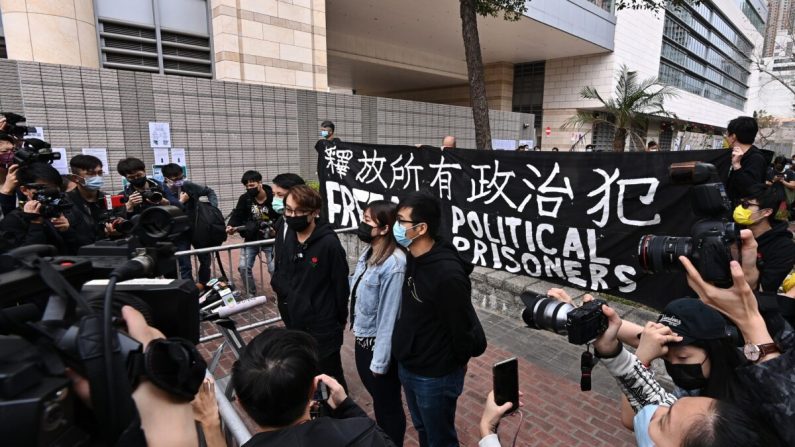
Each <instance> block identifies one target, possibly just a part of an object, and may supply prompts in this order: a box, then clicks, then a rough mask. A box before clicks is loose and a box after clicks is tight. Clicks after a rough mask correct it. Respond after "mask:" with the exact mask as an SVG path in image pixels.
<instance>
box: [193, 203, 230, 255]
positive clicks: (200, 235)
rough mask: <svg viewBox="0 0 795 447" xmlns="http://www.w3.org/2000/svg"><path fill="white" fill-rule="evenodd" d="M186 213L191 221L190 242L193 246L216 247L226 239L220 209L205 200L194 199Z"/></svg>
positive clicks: (224, 222)
mask: <svg viewBox="0 0 795 447" xmlns="http://www.w3.org/2000/svg"><path fill="white" fill-rule="evenodd" d="M194 202H195V205H194V206H193V207H192V208H191V210H190V211H189V213H188V217H190V222H191V238H190V243H191V245H193V247H194V248H207V247H216V246H218V245H221V244H223V243H224V241H226V237H227V235H226V221H225V220H224V215H223V213H221V210H219V209H218V208H216V207H214V206H212V205H211V204H209V203H207V202H201V201H199V200H195V201H194Z"/></svg>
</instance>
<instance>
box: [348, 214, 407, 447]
mask: <svg viewBox="0 0 795 447" xmlns="http://www.w3.org/2000/svg"><path fill="white" fill-rule="evenodd" d="M396 219H397V206H396V205H395V204H394V203H391V202H387V201H385V200H378V201H374V202H371V203H370V204H369V205H368V206H367V208H366V209H365V210H364V221H363V222H361V223H360V224H359V229H358V231H357V236H358V237H359V239H360V240H361V241H362V242H365V243H367V244H369V246H368V247H367V248H366V249H365V250H364V252H363V253H362V255H361V257H359V262H358V263H357V264H356V271H355V272H354V274H353V276H352V277H351V327H352V328H353V333H354V335H355V336H356V350H355V352H356V369H357V370H358V371H359V377H360V378H361V379H362V383H363V384H364V387H365V388H366V389H367V392H368V393H370V395H371V396H372V397H373V408H374V410H375V419H376V421H377V422H378V425H379V426H380V427H381V428H382V429H383V430H384V432H385V433H386V434H387V435H389V437H390V438H391V439H392V441H394V443H395V444H396V445H398V446H402V445H403V436H404V435H405V433H406V415H405V413H404V412H403V402H402V400H401V393H400V379H399V378H398V373H397V363H396V362H394V361H393V360H392V330H393V329H394V327H395V319H396V318H397V314H398V311H399V310H400V301H401V296H402V293H403V292H402V291H403V277H404V275H405V272H406V255H405V254H404V253H403V251H402V250H401V249H399V248H398V247H397V243H396V242H395V239H394V238H393V237H392V226H393V225H394V224H395V220H396Z"/></svg>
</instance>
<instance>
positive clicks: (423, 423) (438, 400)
mask: <svg viewBox="0 0 795 447" xmlns="http://www.w3.org/2000/svg"><path fill="white" fill-rule="evenodd" d="M398 376H399V377H400V383H402V384H403V391H404V392H405V393H406V403H407V404H408V407H409V413H411V421H412V422H413V423H414V428H415V429H416V430H417V434H418V435H419V438H420V447H451V446H458V434H457V433H456V431H455V410H456V403H457V402H458V396H460V395H461V392H462V391H463V390H464V376H465V370H464V367H463V366H462V367H460V368H458V369H456V370H455V371H453V372H451V373H450V374H447V375H446V376H442V377H424V376H420V375H417V374H414V373H412V372H410V371H409V370H407V369H406V368H404V367H403V365H398Z"/></svg>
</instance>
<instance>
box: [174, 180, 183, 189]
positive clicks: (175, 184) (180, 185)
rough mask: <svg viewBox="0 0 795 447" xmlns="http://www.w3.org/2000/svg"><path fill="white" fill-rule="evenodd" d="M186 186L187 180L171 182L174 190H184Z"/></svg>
mask: <svg viewBox="0 0 795 447" xmlns="http://www.w3.org/2000/svg"><path fill="white" fill-rule="evenodd" d="M184 184H185V179H181V180H174V181H173V182H171V186H172V187H174V188H182V185H184Z"/></svg>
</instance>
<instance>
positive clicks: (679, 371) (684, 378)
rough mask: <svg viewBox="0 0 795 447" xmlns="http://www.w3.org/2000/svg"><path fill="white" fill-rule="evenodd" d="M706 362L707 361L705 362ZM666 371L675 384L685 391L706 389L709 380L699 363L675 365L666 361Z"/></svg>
mask: <svg viewBox="0 0 795 447" xmlns="http://www.w3.org/2000/svg"><path fill="white" fill-rule="evenodd" d="M704 361H706V360H704ZM665 370H666V371H668V375H669V376H671V379H672V380H673V381H674V384H675V385H676V386H678V387H679V388H682V389H683V390H687V391H692V390H698V389H702V388H705V387H706V386H707V378H706V377H704V372H703V371H702V370H701V364H699V363H683V364H677V365H674V364H672V363H669V362H668V361H667V360H666V361H665Z"/></svg>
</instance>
